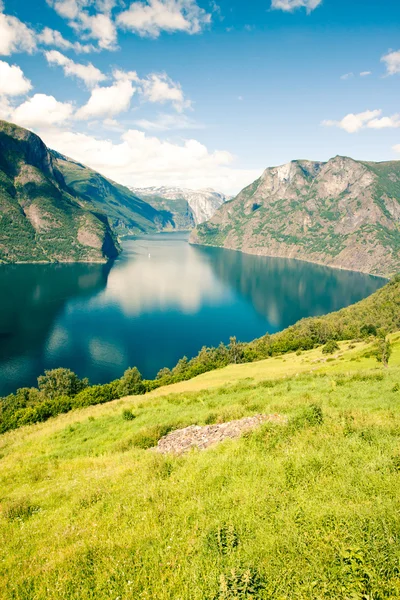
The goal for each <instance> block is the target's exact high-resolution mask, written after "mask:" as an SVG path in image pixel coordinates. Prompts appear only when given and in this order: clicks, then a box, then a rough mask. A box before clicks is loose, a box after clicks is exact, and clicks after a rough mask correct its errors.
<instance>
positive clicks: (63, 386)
mask: <svg viewBox="0 0 400 600" xmlns="http://www.w3.org/2000/svg"><path fill="white" fill-rule="evenodd" d="M88 385H89V380H88V379H86V378H85V379H79V377H78V376H77V375H76V374H75V373H74V372H73V371H71V370H70V369H62V368H60V369H53V370H51V371H45V372H44V375H40V377H38V387H39V390H40V391H41V392H43V394H44V395H45V396H46V397H47V398H50V399H53V398H57V396H68V397H69V398H71V397H72V396H76V394H78V393H79V392H80V391H81V390H83V389H84V388H86V387H87V386H88Z"/></svg>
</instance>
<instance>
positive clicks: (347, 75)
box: [340, 73, 354, 80]
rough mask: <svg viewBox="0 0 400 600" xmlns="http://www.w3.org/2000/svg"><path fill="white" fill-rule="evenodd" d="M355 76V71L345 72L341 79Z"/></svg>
mask: <svg viewBox="0 0 400 600" xmlns="http://www.w3.org/2000/svg"><path fill="white" fill-rule="evenodd" d="M353 77H354V73H345V74H344V75H341V77H340V79H344V80H346V79H352V78H353Z"/></svg>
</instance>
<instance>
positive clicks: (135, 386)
mask: <svg viewBox="0 0 400 600" xmlns="http://www.w3.org/2000/svg"><path fill="white" fill-rule="evenodd" d="M145 391H146V387H145V385H144V383H143V380H142V376H141V374H140V373H139V371H138V369H137V368H136V367H133V368H132V369H127V370H126V371H125V373H124V374H123V376H122V377H121V379H120V380H119V383H118V386H117V397H118V398H122V397H123V396H133V395H137V394H144V393H145Z"/></svg>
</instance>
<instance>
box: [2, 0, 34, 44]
mask: <svg viewBox="0 0 400 600" xmlns="http://www.w3.org/2000/svg"><path fill="white" fill-rule="evenodd" d="M2 10H3V6H2V4H1V3H0V11H1V12H0V55H3V56H10V55H11V54H14V52H29V53H32V52H33V51H34V50H35V48H36V39H35V33H34V31H32V30H31V29H29V27H27V26H26V25H25V24H24V23H22V21H20V20H19V19H17V18H16V17H12V16H10V15H5V14H4V13H3V12H2Z"/></svg>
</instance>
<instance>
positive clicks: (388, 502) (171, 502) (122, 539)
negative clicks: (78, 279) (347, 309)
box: [0, 334, 400, 600]
mask: <svg viewBox="0 0 400 600" xmlns="http://www.w3.org/2000/svg"><path fill="white" fill-rule="evenodd" d="M391 342H392V347H393V354H392V356H391V358H390V361H389V366H388V367H387V368H385V367H384V366H383V365H382V364H380V363H378V362H377V361H376V359H375V358H374V357H373V356H371V355H370V350H371V345H370V344H369V343H368V341H366V342H359V343H349V342H340V344H339V346H340V350H339V351H338V352H337V353H336V354H334V355H332V356H328V357H327V356H326V355H324V354H323V353H322V350H321V348H316V349H313V350H310V351H305V352H301V353H300V352H298V353H289V354H285V355H283V356H277V357H271V358H268V359H266V360H263V361H258V362H254V363H249V364H240V365H229V366H228V367H226V368H224V369H219V370H216V371H212V372H209V373H205V374H203V375H200V376H199V377H196V378H194V379H191V380H190V381H183V382H180V383H176V384H174V385H172V386H168V387H164V388H159V389H156V390H154V391H153V392H150V393H148V394H146V395H144V396H143V395H142V396H135V397H128V398H123V399H120V400H115V401H113V402H109V403H107V404H102V405H97V406H90V407H88V408H84V409H79V410H74V411H71V412H69V413H67V414H63V415H59V416H58V417H56V418H52V419H50V420H48V421H47V422H45V423H39V424H36V425H32V426H26V427H22V428H21V429H18V430H15V431H10V432H8V433H5V434H4V435H2V436H0V457H1V458H0V596H1V598H4V600H6V599H7V600H8V599H13V600H41V599H46V600H52V599H60V598H63V599H66V600H67V599H68V600H69V599H74V600H75V599H76V600H78V599H79V600H81V599H91V598H93V599H96V600H98V599H114V600H125V599H139V598H146V599H151V600H169V599H177V600H222V599H241V598H260V599H264V598H265V599H299V600H300V599H309V598H315V599H322V598H336V599H340V598H342V599H350V598H352V599H353V598H354V599H360V600H367V599H368V600H372V599H374V600H380V599H383V598H398V597H399V598H400V578H399V571H400V512H399V511H400V501H399V494H398V489H399V483H400V413H399V405H400V334H394V335H392V336H391ZM258 413H268V414H269V413H279V414H284V415H286V416H287V417H288V423H287V424H286V425H276V424H275V425H273V424H265V425H263V426H262V427H260V428H259V429H258V430H256V431H254V432H252V433H247V434H245V435H243V436H242V437H241V438H240V439H238V440H227V441H225V442H223V443H221V444H219V445H217V446H214V447H212V448H210V449H208V450H205V451H201V452H200V451H194V450H193V451H192V452H190V453H188V454H186V455H184V456H179V457H176V456H173V455H167V456H163V455H160V454H158V453H157V452H155V451H154V449H152V448H150V447H149V446H153V445H155V444H156V443H157V440H158V439H159V437H160V436H161V435H163V434H164V433H166V432H167V431H169V430H171V429H176V428H179V427H185V426H187V425H190V424H193V423H195V424H200V425H202V424H206V423H215V422H225V421H229V420H232V419H236V418H241V417H243V416H248V415H254V414H258Z"/></svg>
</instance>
